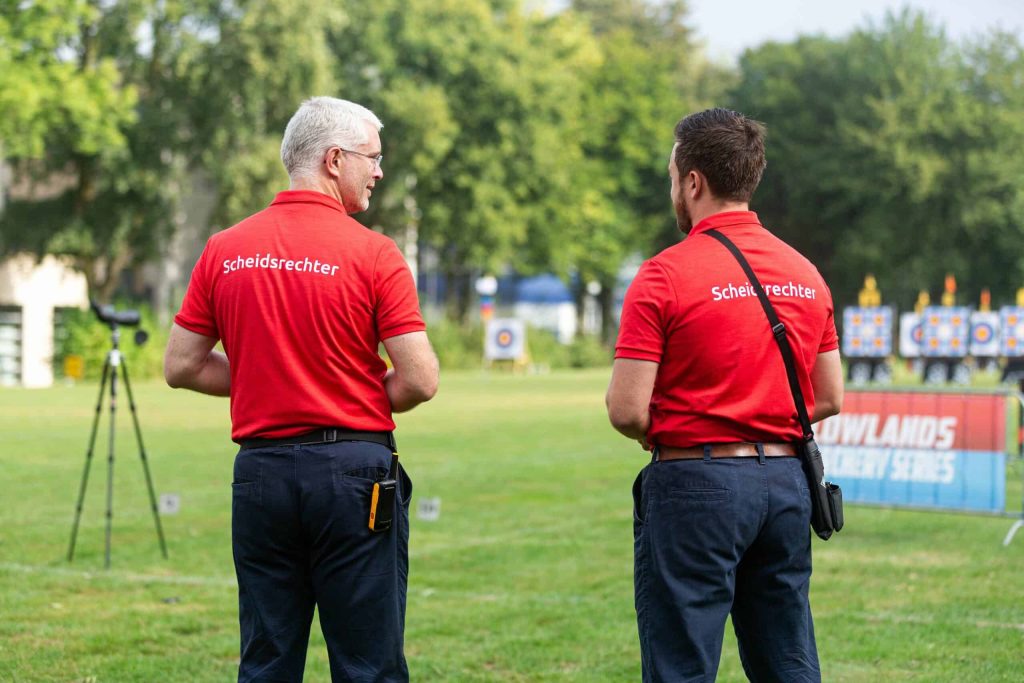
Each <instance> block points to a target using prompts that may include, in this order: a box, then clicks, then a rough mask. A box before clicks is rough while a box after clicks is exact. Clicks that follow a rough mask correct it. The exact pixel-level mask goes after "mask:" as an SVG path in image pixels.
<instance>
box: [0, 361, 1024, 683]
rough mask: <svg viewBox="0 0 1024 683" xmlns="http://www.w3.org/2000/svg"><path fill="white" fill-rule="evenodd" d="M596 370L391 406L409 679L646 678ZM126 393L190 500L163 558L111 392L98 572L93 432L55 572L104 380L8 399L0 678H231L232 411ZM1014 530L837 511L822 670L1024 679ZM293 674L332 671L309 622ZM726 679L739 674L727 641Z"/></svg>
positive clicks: (494, 380)
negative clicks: (112, 427)
mask: <svg viewBox="0 0 1024 683" xmlns="http://www.w3.org/2000/svg"><path fill="white" fill-rule="evenodd" d="M607 378H608V373H607V371H590V372H580V373H555V374H550V375H543V376H530V377H511V376H506V375H481V374H477V373H467V374H447V375H446V376H445V377H444V378H443V381H442V388H441V392H440V393H439V395H438V397H437V398H436V399H435V400H434V401H433V402H432V403H430V404H428V405H426V406H423V407H422V408H421V409H419V410H417V411H415V412H413V413H411V414H408V415H403V416H400V418H399V432H398V434H399V445H400V450H401V453H402V456H403V462H404V463H405V466H406V468H407V469H408V471H409V473H410V475H411V476H412V478H413V480H414V482H415V497H414V501H413V505H414V507H415V504H416V500H415V498H420V497H440V498H441V499H442V508H441V516H440V519H439V520H438V521H435V522H425V521H422V520H417V519H414V520H413V528H412V540H411V556H412V557H411V576H410V584H409V612H408V625H407V630H406V650H407V655H408V658H409V666H410V670H411V673H412V679H413V680H414V681H530V682H533V681H598V682H600V681H611V682H614V681H636V680H639V649H638V643H637V636H636V627H635V621H634V619H635V615H634V612H633V602H632V600H633V597H632V526H631V525H632V517H631V509H630V506H631V501H630V494H629V491H630V484H631V483H632V481H633V477H634V476H635V474H636V472H637V471H638V470H639V469H640V467H642V466H643V464H644V463H645V462H646V456H645V454H643V453H642V452H641V451H640V450H639V448H637V447H635V446H634V445H633V444H631V443H630V442H628V441H627V440H625V439H623V438H621V437H618V436H617V435H616V434H615V433H614V432H613V431H612V429H611V428H610V427H609V426H608V424H607V419H606V418H605V413H604V406H603V392H604V388H605V386H606V383H607ZM134 389H135V399H136V403H137V405H138V411H139V416H140V418H141V421H142V427H143V435H144V437H145V441H146V446H147V450H148V453H149V457H150V462H151V469H152V473H153V478H154V481H155V485H156V489H157V492H158V493H164V492H169V493H178V494H180V496H181V510H180V512H179V513H178V514H176V515H173V516H167V517H165V518H164V519H163V522H164V530H165V533H166V535H167V543H168V547H169V551H170V559H169V560H164V559H162V558H161V557H160V553H159V548H158V545H157V541H156V533H155V530H154V528H153V520H152V517H151V515H150V513H149V509H148V504H147V501H146V492H145V482H144V480H143V474H142V467H141V466H140V464H139V459H138V451H137V449H136V447H135V443H134V436H133V433H132V431H131V425H130V418H129V414H128V406H127V401H126V400H124V399H123V398H122V400H121V402H120V406H119V408H120V410H119V413H118V424H119V430H118V439H117V444H118V448H117V460H116V468H115V492H114V537H113V568H112V569H111V570H109V571H105V570H103V568H102V567H103V525H104V518H103V510H104V507H105V484H106V427H105V420H104V423H103V424H102V425H101V431H100V437H99V439H98V442H97V453H96V456H95V459H94V463H93V468H92V474H91V478H90V481H89V489H88V495H87V498H86V503H85V510H84V513H83V519H82V527H81V531H80V534H79V539H78V548H77V551H76V557H75V561H74V563H73V564H71V565H69V564H68V563H67V562H66V560H65V554H66V552H67V543H68V537H69V532H70V526H71V521H72V518H73V512H74V510H73V508H74V503H75V497H76V495H77V492H78V484H79V480H80V477H81V474H82V466H83V463H84V455H85V445H86V440H87V438H88V431H89V425H90V422H91V419H92V415H93V409H94V407H95V402H96V391H97V387H96V386H95V385H85V386H75V387H56V388H53V389H47V390H35V391H32V390H18V389H5V390H0V682H3V683H7V682H8V681H18V682H21V681H62V682H66V681H91V682H92V683H106V682H108V681H114V682H121V681H146V682H151V681H229V680H233V677H234V674H235V667H236V664H237V647H238V646H237V637H238V636H237V629H238V626H237V620H236V616H237V602H236V593H235V582H234V573H233V567H232V563H231V551H230V537H229V515H230V481H231V465H232V458H233V455H234V451H233V449H232V448H231V444H230V443H229V440H228V433H229V430H228V411H227V402H226V401H224V400H218V399H213V398H208V397H204V396H199V395H197V394H192V393H187V392H180V391H179V392H175V391H171V390H170V389H167V388H165V387H164V386H162V385H161V384H158V383H144V384H139V385H136V386H135V387H134ZM1015 476H1016V479H1017V480H1019V474H1018V475H1015ZM1010 499H1011V501H1012V502H1013V504H1014V505H1016V504H1017V502H1018V501H1019V500H1020V488H1019V486H1015V488H1014V489H1013V490H1012V491H1011V494H1010ZM1010 523H1011V521H1010V520H1008V519H1006V518H995V517H985V516H971V515H959V514H943V513H935V512H912V511H905V510H904V511H897V510H890V509H881V508H869V507H854V506H850V507H849V508H848V510H847V528H846V529H845V530H844V531H843V532H842V534H841V535H839V536H838V537H836V538H835V539H833V540H831V541H829V542H828V543H820V542H817V541H815V543H814V551H815V555H814V560H815V575H814V581H813V589H812V601H813V606H814V610H815V618H816V630H817V633H818V645H819V650H820V655H821V660H822V666H823V670H824V677H825V680H826V681H850V682H853V681H863V682H868V681H871V682H875V681H1020V680H1022V677H1024V655H1022V652H1024V532H1022V533H1021V534H1020V535H1018V538H1017V539H1016V541H1014V543H1013V544H1012V545H1011V546H1010V547H1008V548H1007V547H1003V546H1002V545H1001V542H1002V539H1003V536H1004V535H1005V533H1006V531H1007V529H1008V528H1009V526H1010ZM765 628H766V629H767V628H771V625H770V624H766V625H765ZM306 680H309V681H327V680H329V672H328V666H327V657H326V653H325V650H324V644H323V640H322V638H321V637H320V635H319V631H318V627H317V626H314V637H313V639H312V642H311V644H310V651H309V660H308V664H307V676H306ZM719 680H722V681H742V680H745V679H744V677H743V674H742V671H741V669H740V666H739V660H738V657H737V655H736V649H735V642H734V640H733V638H732V636H731V633H729V634H727V638H726V644H725V648H724V651H723V656H722V668H721V675H720V679H719Z"/></svg>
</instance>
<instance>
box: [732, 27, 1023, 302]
mask: <svg viewBox="0 0 1024 683" xmlns="http://www.w3.org/2000/svg"><path fill="white" fill-rule="evenodd" d="M740 69H741V81H740V83H739V84H738V86H737V87H736V89H735V91H734V92H733V95H732V100H733V103H734V105H735V106H736V107H737V108H738V109H741V110H743V111H745V112H747V113H749V114H751V115H753V116H755V117H756V118H759V119H761V120H762V121H765V122H766V123H767V124H768V129H769V145H768V150H769V163H768V170H767V172H766V176H765V180H764V182H763V183H762V186H761V189H760V190H759V191H758V193H757V195H756V197H755V200H754V207H755V208H756V209H757V210H758V211H759V212H760V213H761V214H762V217H763V218H764V219H765V220H766V221H767V223H768V224H769V225H770V226H771V227H772V228H773V229H775V230H777V231H778V232H779V233H780V234H781V235H782V236H783V237H785V238H786V239H788V240H789V241H791V242H792V243H794V244H796V245H797V246H798V247H799V248H801V249H802V250H803V251H804V252H805V253H807V254H808V256H810V257H811V259H812V260H813V261H814V262H815V263H817V264H818V265H819V267H820V268H821V269H822V270H823V271H824V273H825V275H826V279H828V280H829V281H830V282H831V283H832V287H833V294H834V295H835V298H836V300H837V301H853V300H854V299H855V296H854V295H855V293H856V290H857V289H858V288H859V287H860V286H861V282H862V281H863V277H864V275H865V274H866V273H869V272H870V273H873V274H874V275H876V277H877V278H878V281H879V285H880V287H881V288H882V289H883V293H885V294H887V295H888V296H889V297H890V299H891V300H893V301H895V302H896V303H898V304H900V305H902V306H904V307H908V306H910V305H911V304H912V303H913V301H914V299H915V297H916V293H917V292H918V291H919V290H921V289H925V290H931V291H932V293H933V294H936V293H937V292H938V291H939V288H940V286H941V283H942V282H943V278H944V275H945V274H946V273H953V274H955V275H956V277H957V280H958V282H959V284H960V289H961V291H962V292H965V293H966V296H962V297H961V300H962V301H966V300H967V299H968V298H970V299H973V300H976V298H977V295H978V293H979V292H980V290H981V289H982V288H984V287H991V289H992V291H993V292H1001V293H1002V296H1003V297H1004V298H1008V297H1009V296H1010V295H1011V293H1012V292H1014V291H1015V290H1016V289H1017V287H1019V286H1020V284H1021V283H1022V281H1024V269H1022V266H1024V264H1022V259H1021V256H1020V250H1019V247H1017V246H1014V245H1019V244H1020V243H1021V240H1022V239H1024V212H1022V211H1021V209H1022V200H1021V196H1022V192H1024V183H1022V181H1024V157H1022V155H1021V152H1022V151H1024V137H1022V136H1024V106H1022V105H1024V98H1022V96H1021V89H1020V87H1021V82H1022V79H1024V54H1022V47H1021V43H1020V41H1019V39H1018V38H1016V37H1013V36H1010V35H1005V34H1000V33H994V34H991V35H989V36H986V37H983V38H981V39H979V40H978V41H977V42H975V43H973V44H969V45H966V46H961V45H957V44H955V43H953V42H951V41H950V40H949V39H948V38H947V37H946V35H945V34H944V32H943V31H942V29H941V28H940V27H937V26H936V25H934V24H933V23H931V22H930V21H929V20H928V19H927V18H926V17H924V16H923V15H921V14H918V13H913V12H909V11H904V12H902V13H900V14H896V15H889V16H888V17H887V18H886V19H885V20H884V21H883V22H882V23H881V24H880V25H869V26H867V27H865V28H863V29H860V30H858V31H855V32H854V33H852V34H851V35H850V36H848V37H846V38H843V39H837V40H833V39H827V38H802V39H799V40H797V41H795V42H793V43H789V44H768V45H765V46H762V47H760V48H758V49H756V50H752V51H749V52H747V53H746V54H745V55H744V57H743V59H742V61H741V64H740Z"/></svg>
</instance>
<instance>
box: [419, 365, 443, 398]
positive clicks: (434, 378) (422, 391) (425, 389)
mask: <svg viewBox="0 0 1024 683" xmlns="http://www.w3.org/2000/svg"><path fill="white" fill-rule="evenodd" d="M439 375H440V369H439V368H438V363H437V359H436V358H435V359H434V362H433V363H432V364H431V367H430V369H429V371H428V372H426V373H424V375H423V377H421V378H420V379H419V381H418V382H416V385H415V387H413V393H414V394H415V400H416V402H417V403H426V402H427V401H429V400H430V399H432V398H434V396H436V395H437V388H438V385H439V384H440V378H439Z"/></svg>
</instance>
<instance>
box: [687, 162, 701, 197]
mask: <svg viewBox="0 0 1024 683" xmlns="http://www.w3.org/2000/svg"><path fill="white" fill-rule="evenodd" d="M704 185H705V180H704V176H702V175H701V174H700V173H698V172H697V171H694V170H692V169H691V170H690V172H689V173H687V174H686V188H685V189H686V193H687V194H688V195H690V199H697V198H698V197H700V195H701V192H703V190H704Z"/></svg>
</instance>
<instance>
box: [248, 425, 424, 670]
mask: <svg viewBox="0 0 1024 683" xmlns="http://www.w3.org/2000/svg"><path fill="white" fill-rule="evenodd" d="M390 467H391V451H390V450H389V449H388V448H386V447H384V446H381V445H378V444H373V443H369V442H365V441H342V442H337V443H332V444H316V445H308V446H284V447H268V448H258V449H248V450H242V451H240V452H239V453H238V456H237V457H236V458H235V472H234V483H233V484H232V485H231V487H232V489H233V491H232V502H231V539H232V549H233V552H234V558H235V572H236V574H237V576H238V611H239V623H240V626H241V641H242V642H241V661H240V663H239V667H238V680H239V681H301V680H302V676H303V671H304V669H305V664H306V649H307V647H308V643H309V629H310V624H311V622H312V620H313V608H314V605H315V606H317V607H318V608H319V612H320V627H321V629H322V630H323V634H324V638H325V639H326V641H327V651H328V655H329V657H330V663H331V678H332V680H334V681H353V682H359V683H363V682H365V683H370V682H371V681H372V682H375V683H376V682H385V681H386V682H391V681H401V682H405V681H408V680H409V671H408V668H407V667H406V662H405V655H404V654H403V632H404V628H405V597H406V586H407V578H408V568H409V562H408V558H409V512H408V506H409V500H410V497H411V495H412V482H411V481H410V480H409V478H408V476H406V474H405V472H404V471H401V470H400V473H399V477H398V488H397V498H398V503H397V505H396V508H397V509H396V510H395V513H394V523H393V525H392V528H391V529H390V530H388V531H385V532H378V533H374V532H372V531H370V530H369V528H368V527H367V522H368V518H369V510H370V495H371V491H372V487H373V483H374V482H375V481H380V480H382V479H385V478H386V477H387V474H388V470H389V468H390Z"/></svg>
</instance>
